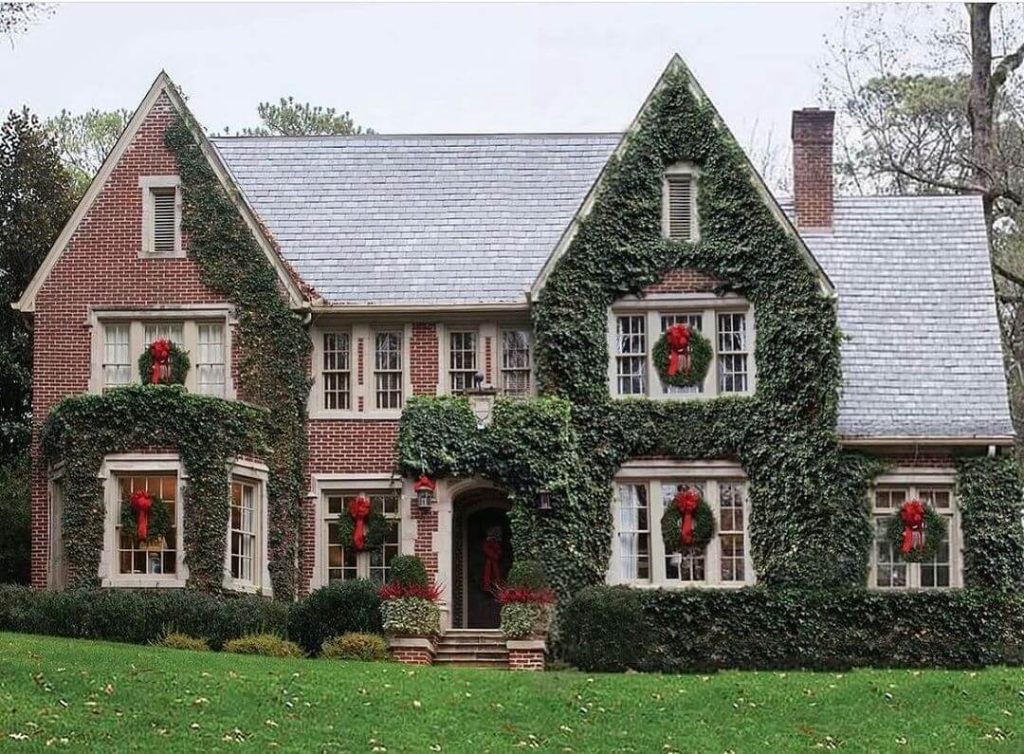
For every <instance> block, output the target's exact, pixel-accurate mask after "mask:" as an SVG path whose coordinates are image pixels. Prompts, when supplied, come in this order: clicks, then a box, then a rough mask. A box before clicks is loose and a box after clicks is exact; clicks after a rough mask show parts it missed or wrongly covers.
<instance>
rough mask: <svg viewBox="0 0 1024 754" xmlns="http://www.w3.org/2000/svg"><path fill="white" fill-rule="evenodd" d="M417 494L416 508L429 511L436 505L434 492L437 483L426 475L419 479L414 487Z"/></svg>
mask: <svg viewBox="0 0 1024 754" xmlns="http://www.w3.org/2000/svg"><path fill="white" fill-rule="evenodd" d="M412 489H413V491H414V492H415V493H416V507H417V508H419V509H420V510H421V511H422V510H429V508H430V506H432V505H433V504H434V490H435V489H437V482H435V481H433V480H432V479H431V478H430V477H428V476H427V475H426V474H424V475H423V476H421V477H420V478H419V479H417V480H416V481H415V482H414V483H413V486H412Z"/></svg>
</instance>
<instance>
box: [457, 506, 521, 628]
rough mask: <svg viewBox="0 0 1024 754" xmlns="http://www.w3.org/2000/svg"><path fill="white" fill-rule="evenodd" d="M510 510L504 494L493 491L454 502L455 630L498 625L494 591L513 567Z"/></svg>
mask: <svg viewBox="0 0 1024 754" xmlns="http://www.w3.org/2000/svg"><path fill="white" fill-rule="evenodd" d="M509 507H510V505H509V502H508V497H507V496H506V495H505V493H504V492H502V491H501V490H498V489H496V488H493V487H477V488H474V489H471V490H467V491H466V492H463V493H461V494H459V495H457V496H456V497H455V499H454V500H453V512H452V513H453V515H452V519H453V521H452V524H453V526H452V570H451V573H452V603H453V604H452V627H453V628H497V627H498V626H499V625H500V623H501V606H500V604H499V603H498V599H497V588H496V587H497V584H498V583H500V582H501V581H503V580H504V578H505V577H506V576H507V575H508V572H509V569H510V568H511V567H512V555H513V552H512V530H511V527H510V526H509V520H508V510H509ZM488 582H489V583H488Z"/></svg>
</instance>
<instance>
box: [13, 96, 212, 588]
mask: <svg viewBox="0 0 1024 754" xmlns="http://www.w3.org/2000/svg"><path fill="white" fill-rule="evenodd" d="M172 115H173V107H172V105H171V103H170V101H169V100H168V99H167V97H166V96H162V97H161V98H160V99H159V100H158V101H157V103H156V105H155V106H154V108H153V110H152V111H151V112H150V114H149V115H148V116H147V118H146V119H145V121H144V123H143V125H142V127H141V129H140V130H139V133H138V134H137V136H136V138H135V140H134V142H133V143H132V144H131V145H130V146H129V148H128V149H127V151H126V152H125V153H124V155H123V157H122V158H121V161H120V162H119V163H118V165H117V166H116V167H115V168H114V170H113V172H112V173H111V175H110V177H109V178H108V180H107V182H106V184H105V185H104V186H103V189H102V191H101V192H100V193H99V195H98V196H97V198H96V201H95V202H94V204H93V206H92V208H91V209H90V210H89V212H88V213H87V214H86V216H85V218H84V219H83V221H82V223H81V224H80V226H79V227H78V229H77V231H76V232H75V233H74V235H73V236H72V237H71V240H70V242H69V244H68V246H67V249H66V250H65V252H64V254H63V255H62V256H61V258H60V261H58V262H57V264H56V265H55V266H54V268H53V270H52V272H51V273H50V276H49V278H48V279H47V281H46V283H45V284H44V285H43V287H42V288H41V290H40V291H39V293H38V296H37V297H36V312H35V318H34V324H33V327H34V357H33V358H34V365H33V396H32V416H33V441H32V458H33V471H32V584H33V586H37V587H42V586H45V584H46V564H47V560H48V557H49V541H48V528H49V521H48V506H47V475H46V469H45V468H44V467H43V464H42V462H41V459H40V455H39V428H40V425H41V424H42V421H43V420H44V419H45V418H46V415H47V414H48V413H49V411H50V409H51V408H52V407H53V406H54V404H55V403H57V401H59V400H60V399H61V398H62V397H64V396H67V395H71V394H75V393H82V392H85V391H86V390H87V389H88V384H89V376H90V362H91V352H90V351H91V333H90V330H89V328H88V327H87V321H88V317H89V308H90V306H93V307H99V308H123V309H142V308H146V307H151V306H155V305H164V306H173V305H182V304H214V303H223V297H221V296H219V295H217V294H216V293H215V292H214V291H212V290H210V289H208V288H206V287H205V286H204V285H203V284H202V283H201V282H200V279H199V270H198V269H197V267H196V265H195V263H194V262H192V260H190V259H186V258H182V259H140V258H139V252H140V250H141V248H142V189H141V188H140V187H139V177H140V176H151V175H174V174H176V173H177V167H176V164H175V160H174V156H173V155H172V154H171V152H170V151H169V150H168V149H167V148H166V147H165V146H164V143H163V134H164V130H165V129H166V127H167V125H168V124H169V122H170V120H171V118H172ZM185 243H186V245H187V239H186V240H185ZM55 344H60V347H59V348H56V347H55ZM69 364H71V365H73V368H69V367H68V365H69Z"/></svg>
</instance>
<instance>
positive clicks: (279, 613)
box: [0, 586, 288, 649]
mask: <svg viewBox="0 0 1024 754" xmlns="http://www.w3.org/2000/svg"><path fill="white" fill-rule="evenodd" d="M287 627H288V606H287V605H285V604H283V603H280V602H275V601H273V600H268V599H265V598H262V597H255V596H245V595H240V596H219V595H211V594H205V593H200V592H195V591H192V590H174V591H170V590H167V591H145V590H139V591H132V590H123V589H76V590H68V591H63V592H50V591H34V590H31V589H28V588H26V587H19V586H0V630H3V631H17V632H21V633H27V634H45V635H49V636H68V637H71V638H76V639H104V640H107V641H119V642H125V643H128V644H148V643H150V642H154V641H158V640H159V639H160V638H161V637H163V636H164V635H165V634H167V633H183V634H188V635H189V636H193V637H196V638H202V639H206V640H207V641H208V642H209V644H210V646H211V647H212V648H214V649H220V648H221V647H222V646H223V645H224V643H225V642H226V641H229V640H230V639H235V638H238V637H240V636H245V635H247V634H257V633H264V632H266V633H280V634H284V633H285V630H286V629H287Z"/></svg>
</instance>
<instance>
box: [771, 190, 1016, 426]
mask: <svg viewBox="0 0 1024 754" xmlns="http://www.w3.org/2000/svg"><path fill="white" fill-rule="evenodd" d="M783 209H784V210H785V211H786V212H787V213H789V214H791V213H792V205H791V203H789V202H784V203H783ZM801 235H802V236H803V238H804V241H805V242H806V243H807V245H808V246H809V247H810V249H811V252H812V253H813V254H814V256H815V257H816V258H817V259H818V261H819V262H820V263H821V265H822V267H824V268H825V270H826V271H827V272H828V274H829V277H831V279H832V281H833V283H834V284H835V287H836V291H837V295H838V297H839V326H840V329H841V330H842V331H843V334H844V336H845V340H844V342H843V345H842V354H843V392H842V396H841V398H840V405H839V431H840V433H841V434H842V435H844V436H846V437H880V436H881V437H894V436H896V437H996V436H1009V435H1012V434H1013V426H1012V424H1011V423H1010V414H1009V408H1008V401H1007V394H1006V380H1005V377H1004V372H1003V360H1002V350H1001V345H1000V339H999V324H998V320H997V318H996V309H995V295H994V291H993V282H992V272H991V267H990V262H989V254H988V242H987V239H986V235H985V220H984V215H983V214H982V207H981V199H980V198H979V197H976V196H933V197H891V196H875V197H841V198H837V199H836V204H835V215H834V219H833V227H832V232H830V233H809V232H804V233H802V234H801Z"/></svg>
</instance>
